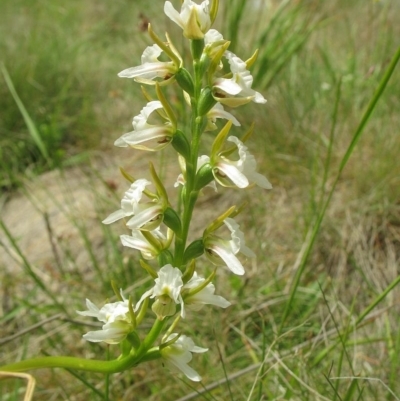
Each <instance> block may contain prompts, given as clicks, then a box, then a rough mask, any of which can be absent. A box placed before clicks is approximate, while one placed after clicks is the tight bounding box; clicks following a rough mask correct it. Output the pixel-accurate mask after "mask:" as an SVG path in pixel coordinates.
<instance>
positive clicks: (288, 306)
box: [279, 47, 400, 333]
mask: <svg viewBox="0 0 400 401" xmlns="http://www.w3.org/2000/svg"><path fill="white" fill-rule="evenodd" d="M399 59H400V47H399V48H398V49H397V51H396V53H395V55H394V56H393V58H392V60H391V62H390V64H389V67H388V68H387V70H386V72H385V74H384V76H383V78H382V79H381V81H380V83H379V85H378V88H377V89H376V91H375V93H374V95H373V97H372V98H371V100H370V102H369V104H368V106H367V109H366V111H365V113H364V114H363V116H362V118H361V121H360V124H359V125H358V127H357V129H356V131H355V133H354V135H353V138H352V140H351V142H350V145H349V147H348V149H347V151H346V153H345V155H344V156H343V158H342V161H341V163H340V166H339V171H338V173H337V175H336V178H335V180H334V183H333V185H332V189H331V191H330V192H329V195H328V198H327V199H326V201H325V204H324V206H323V208H322V210H321V212H320V213H319V215H318V218H317V220H316V222H315V224H314V227H313V228H312V231H311V234H310V236H309V239H307V240H308V244H307V245H306V247H305V249H304V252H303V255H302V257H301V261H300V264H299V267H298V269H297V271H296V274H295V277H294V279H293V282H292V285H291V289H290V293H289V300H288V302H287V304H286V307H285V310H284V312H283V315H282V321H281V324H280V328H279V333H282V329H283V326H284V324H285V322H286V319H287V317H288V316H289V313H290V310H291V309H292V306H293V302H294V298H295V295H296V292H297V288H298V286H299V284H300V279H301V277H302V276H303V273H304V270H305V267H306V264H307V261H308V258H309V256H310V254H311V251H312V249H313V246H314V243H315V240H316V238H317V235H318V232H319V229H320V227H321V224H322V220H323V218H324V216H325V212H326V210H327V208H328V206H329V204H330V201H331V199H332V195H333V193H334V192H335V189H336V185H337V183H338V182H339V179H340V177H341V174H342V171H343V169H344V168H345V166H346V164H347V162H348V160H349V158H350V156H351V154H352V153H353V151H354V148H355V146H356V145H357V143H358V141H359V140H360V138H361V135H362V133H363V132H364V128H365V126H366V124H367V122H368V120H369V119H370V117H371V115H372V112H373V111H374V109H375V107H376V105H377V103H378V100H379V99H380V98H381V96H382V94H383V91H384V90H385V88H386V86H387V84H388V82H389V80H390V77H391V76H392V74H393V71H394V69H395V67H396V65H397V63H398V61H399ZM399 281H400V278H398V279H396V280H395V281H394V282H393V283H392V285H391V286H389V287H388V288H387V289H386V290H385V291H384V292H383V293H382V294H381V295H380V296H379V297H378V298H377V299H376V300H375V302H373V303H372V304H371V305H370V306H369V307H368V308H367V309H366V310H365V311H364V313H363V314H362V315H361V316H360V317H359V318H358V320H357V323H359V322H360V321H361V320H363V318H364V317H365V316H366V315H367V314H368V313H369V312H370V311H371V310H372V309H373V308H374V307H375V305H376V304H377V303H379V302H380V301H381V300H382V299H383V298H384V297H385V296H386V295H387V294H388V293H389V291H390V290H391V289H392V288H393V286H395V285H397V283H398V282H399Z"/></svg>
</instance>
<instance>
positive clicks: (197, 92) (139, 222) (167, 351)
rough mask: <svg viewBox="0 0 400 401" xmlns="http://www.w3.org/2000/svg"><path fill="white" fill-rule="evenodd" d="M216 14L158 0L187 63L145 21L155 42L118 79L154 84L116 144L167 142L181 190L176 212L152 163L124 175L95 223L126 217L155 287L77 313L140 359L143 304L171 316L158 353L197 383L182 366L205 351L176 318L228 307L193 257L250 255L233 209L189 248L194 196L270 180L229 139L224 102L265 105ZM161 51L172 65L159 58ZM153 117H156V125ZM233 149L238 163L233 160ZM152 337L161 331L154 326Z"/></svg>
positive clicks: (96, 337)
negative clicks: (181, 110)
mask: <svg viewBox="0 0 400 401" xmlns="http://www.w3.org/2000/svg"><path fill="white" fill-rule="evenodd" d="M217 10H218V0H213V1H212V4H211V6H210V4H209V0H205V1H203V2H202V3H201V4H200V5H198V4H196V3H194V2H193V1H192V0H184V1H183V3H182V8H181V11H180V12H178V11H177V10H175V8H174V7H173V5H172V4H171V2H169V1H166V2H165V7H164V11H165V13H166V15H167V16H168V17H169V18H170V19H171V20H172V21H174V22H175V23H176V24H177V25H179V26H180V27H181V28H182V29H183V35H184V36H185V37H186V38H187V39H189V40H190V41H191V49H192V57H193V66H192V67H189V69H186V68H185V66H184V64H183V60H182V57H181V56H180V54H179V52H178V51H177V50H176V48H175V46H174V45H173V43H172V41H171V39H170V38H169V36H168V35H166V39H167V41H166V42H165V41H163V40H161V39H160V38H159V37H158V36H157V35H156V34H155V33H154V31H153V30H152V27H151V26H150V27H149V33H150V36H151V38H152V39H153V40H154V41H155V42H156V43H155V44H154V45H152V46H149V47H147V48H146V49H145V51H144V53H143V55H142V63H141V65H140V66H137V67H132V68H128V69H126V70H124V71H122V72H120V73H119V74H118V75H119V76H120V77H123V78H134V79H135V80H136V81H137V82H139V83H142V84H146V85H154V86H155V89H156V94H157V97H158V100H152V99H151V98H150V96H149V95H146V97H147V100H148V103H147V104H146V106H145V107H143V109H142V110H141V111H140V114H139V115H138V116H136V117H134V118H133V131H132V132H128V133H126V134H124V135H122V136H121V137H120V138H119V139H117V140H116V142H115V145H116V146H119V147H131V148H135V149H141V150H147V151H157V150H160V149H162V148H164V147H166V146H168V145H169V144H171V145H172V146H173V147H174V149H175V150H176V151H177V152H178V154H179V164H180V166H181V169H182V173H181V174H180V176H179V177H178V180H177V183H176V185H175V187H178V188H179V190H180V191H181V195H180V196H181V202H182V205H183V211H182V212H178V211H176V210H174V209H173V208H172V206H171V205H170V203H169V200H168V196H167V191H166V189H165V187H164V185H163V184H162V182H161V180H160V179H159V177H158V176H157V174H156V172H155V170H154V168H152V167H151V168H150V172H151V176H152V181H149V180H147V179H137V180H133V179H132V180H131V185H130V188H129V189H128V190H127V191H126V192H125V194H124V196H123V198H122V200H121V208H120V209H118V210H117V211H115V212H113V213H111V214H110V215H109V216H108V217H107V218H106V219H105V220H104V221H103V223H104V224H111V223H113V222H115V221H117V220H120V219H124V221H125V223H126V226H127V227H128V228H129V229H130V231H131V235H121V242H122V244H123V245H124V246H126V247H130V248H134V249H136V250H138V251H140V253H141V257H142V260H141V265H142V266H143V267H144V268H145V269H146V270H147V271H148V272H149V274H150V275H151V276H152V278H153V279H154V283H155V284H154V286H153V287H152V288H151V289H149V290H148V291H146V292H144V294H143V295H142V296H141V297H140V299H139V300H138V301H137V302H136V304H133V303H132V300H131V298H130V299H129V300H127V299H125V298H124V296H123V294H122V292H121V293H120V294H117V296H118V298H119V301H118V302H114V303H107V304H105V305H104V306H103V307H102V308H101V309H99V308H97V307H96V306H95V305H94V304H93V303H92V302H91V301H89V300H87V301H86V305H87V308H88V310H87V311H83V312H78V313H80V314H81V315H83V316H91V317H96V318H97V319H98V320H99V321H100V322H102V323H104V325H103V327H102V329H101V330H98V331H91V332H89V333H87V334H86V335H85V336H84V338H85V339H87V340H88V341H93V342H100V341H103V342H106V343H108V344H116V343H120V342H122V341H127V342H128V343H129V344H131V346H132V349H133V351H132V354H133V355H137V358H138V361H140V360H141V358H142V359H143V355H145V354H146V352H147V351H148V350H149V349H150V346H152V347H153V348H152V349H154V343H155V341H156V340H157V338H156V337H154V338H153V337H151V336H150V334H149V336H150V337H146V339H147V340H146V341H141V340H140V337H139V335H138V334H137V333H136V330H137V327H138V325H139V324H140V321H141V319H142V318H143V316H144V314H145V313H146V310H147V308H148V305H149V304H151V309H152V311H153V312H154V314H155V316H156V320H157V321H159V322H166V321H168V320H169V319H170V318H171V317H173V316H175V315H176V318H175V320H174V322H173V323H172V325H171V326H170V328H169V329H168V330H166V331H165V333H164V336H163V337H162V339H161V343H160V344H159V348H158V351H159V357H160V358H162V359H163V360H164V361H165V362H166V364H167V365H170V366H171V365H173V366H175V367H177V368H178V369H180V370H181V371H183V373H184V374H185V375H186V376H187V377H188V378H189V379H191V380H194V381H198V380H200V376H199V375H198V374H197V373H196V372H195V371H194V370H193V369H192V368H190V367H189V366H188V362H189V361H190V360H191V358H192V354H191V353H192V352H195V353H196V352H197V353H198V352H205V351H207V349H204V348H200V347H197V346H195V345H194V343H193V341H192V340H191V339H190V338H188V337H186V336H184V335H180V334H176V333H172V331H173V330H174V329H175V328H176V325H177V322H178V321H179V319H180V318H185V316H186V314H187V313H188V312H189V311H190V310H192V311H198V310H199V309H200V308H201V307H202V306H203V305H207V304H209V305H215V306H219V307H221V308H226V307H228V306H229V305H230V302H228V301H227V300H226V299H225V298H223V297H221V296H219V295H215V287H214V285H213V284H212V280H213V279H214V276H215V274H216V270H214V272H213V273H212V274H211V275H210V276H209V277H207V278H204V277H201V276H200V275H198V273H197V272H196V270H195V269H196V263H195V261H196V259H197V258H198V257H200V256H201V255H203V254H204V255H205V256H206V258H207V260H208V261H209V262H211V264H212V265H214V266H215V269H217V268H218V266H226V267H227V268H228V269H229V270H230V271H231V272H232V273H234V274H238V275H242V274H244V268H243V266H242V263H241V262H240V260H239V258H238V254H239V253H242V254H243V255H245V256H247V257H253V256H254V253H253V252H252V251H251V250H250V249H249V248H248V247H247V246H246V245H245V241H244V235H243V232H242V231H241V230H240V229H239V225H238V224H237V223H236V222H235V220H234V219H233V217H234V216H235V215H236V214H237V213H238V212H239V209H238V208H236V207H232V208H230V209H229V210H228V211H226V212H225V213H223V214H222V215H221V216H219V217H218V218H216V220H214V221H213V222H211V223H210V224H209V225H208V226H207V227H206V228H205V230H204V233H203V236H202V238H199V239H197V240H195V241H193V242H192V243H190V244H189V245H188V244H187V243H186V241H187V238H188V230H189V225H190V219H191V216H192V212H193V208H194V205H195V202H196V199H197V196H198V195H199V193H200V191H201V189H202V188H204V187H205V186H208V185H211V186H213V187H214V188H215V189H216V187H217V185H216V184H219V185H221V186H224V187H236V188H247V187H249V186H250V185H252V184H256V185H258V186H260V187H262V188H266V189H269V188H271V184H270V183H269V181H268V180H267V179H266V178H265V177H264V176H262V175H261V174H259V173H258V172H257V171H256V168H257V165H256V161H255V158H254V157H253V156H252V155H251V154H250V153H249V152H248V149H247V147H246V146H245V145H244V143H243V142H242V141H241V140H239V139H238V138H237V137H236V136H233V135H229V131H230V129H231V126H232V125H235V126H240V123H239V121H238V120H237V119H236V118H235V117H234V116H233V115H232V114H231V113H229V112H228V111H226V110H224V107H223V105H226V106H228V107H237V106H240V105H243V104H245V103H248V102H250V101H253V102H255V103H265V102H266V100H265V99H264V97H263V96H262V95H261V94H260V93H258V92H256V91H254V90H253V89H252V84H253V78H252V76H251V74H250V72H249V70H248V68H249V66H250V65H251V64H252V63H253V62H254V60H255V56H253V57H252V58H250V59H249V60H248V61H247V62H245V61H243V60H241V59H240V58H239V57H238V56H236V55H235V54H233V53H232V52H230V51H228V47H229V42H228V41H226V40H225V39H224V38H223V36H222V35H221V34H220V33H219V32H217V31H216V30H215V29H210V28H211V26H212V23H213V22H214V20H215V17H216V13H217ZM163 52H164V53H165V55H166V56H167V57H168V58H169V59H170V61H160V60H159V57H160V55H161V53H163ZM223 57H224V58H226V60H227V63H228V64H229V66H230V72H228V73H227V74H226V73H223V72H222V69H223V63H222V58H223ZM190 70H191V71H192V72H189V71H190ZM174 82H176V83H177V84H178V85H179V86H180V87H181V89H182V90H183V91H184V97H185V99H186V100H187V103H188V105H189V106H190V107H191V110H192V126H191V131H190V132H189V133H187V134H184V133H183V132H184V130H185V128H184V127H180V126H179V122H178V121H177V117H176V113H175V112H174V110H173V107H172V106H171V105H170V103H169V102H168V101H167V97H166V96H164V92H163V91H165V90H166V88H165V87H166V85H170V84H173V83H174ZM204 83H205V84H204ZM150 119H152V120H153V122H152V123H150V122H149V120H150ZM157 119H158V120H159V121H158V122H157V123H155V122H154V121H156V120H157ZM217 119H225V120H227V123H226V125H225V126H224V127H223V128H222V129H221V130H220V132H219V134H218V135H217V136H216V137H215V139H214V143H213V145H212V149H211V151H210V154H209V155H199V148H200V137H201V135H202V134H203V133H204V132H206V131H211V130H215V129H217ZM248 136H249V135H246V138H247V137H248ZM230 144H232V145H233V146H232V145H230ZM235 153H236V154H237V158H236V159H235V158H234V157H232V155H233V154H235ZM151 184H153V185H154V187H155V188H156V192H155V193H153V192H151V191H150V190H149V189H147V187H148V186H149V185H151ZM180 185H181V186H180ZM221 227H222V228H223V227H225V228H226V229H227V230H226V231H227V233H229V232H230V236H229V235H227V236H225V237H224V236H220V235H219V234H217V233H216V231H217V230H218V229H220V228H221ZM173 244H174V246H173ZM151 264H156V266H157V267H153V266H152V265H151ZM157 327H158V326H157ZM154 331H156V330H154ZM158 334H161V330H160V333H158ZM149 338H150V339H149ZM146 347H147V349H144V348H146ZM135 352H136V354H135ZM144 359H145V358H144Z"/></svg>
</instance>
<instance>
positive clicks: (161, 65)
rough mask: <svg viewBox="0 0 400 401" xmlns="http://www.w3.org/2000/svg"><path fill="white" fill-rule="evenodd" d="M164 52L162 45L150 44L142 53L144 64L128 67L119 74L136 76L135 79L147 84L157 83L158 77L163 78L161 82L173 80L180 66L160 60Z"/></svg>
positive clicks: (129, 76) (128, 76)
mask: <svg viewBox="0 0 400 401" xmlns="http://www.w3.org/2000/svg"><path fill="white" fill-rule="evenodd" d="M162 52H163V51H162V49H161V47H160V46H158V45H157V44H154V45H152V46H148V47H147V48H146V49H145V51H144V52H143V54H142V64H141V65H139V66H137V67H131V68H127V69H126V70H123V71H121V72H120V73H119V74H118V76H119V77H120V78H135V81H137V82H140V83H143V84H147V85H155V83H156V78H161V80H162V81H161V82H162V83H164V84H166V83H169V82H171V80H172V78H173V77H174V75H175V74H176V72H177V71H178V69H179V68H178V66H176V65H175V64H174V63H173V62H172V61H160V60H159V59H158V58H159V57H160V55H161V53H162ZM159 82H160V81H159Z"/></svg>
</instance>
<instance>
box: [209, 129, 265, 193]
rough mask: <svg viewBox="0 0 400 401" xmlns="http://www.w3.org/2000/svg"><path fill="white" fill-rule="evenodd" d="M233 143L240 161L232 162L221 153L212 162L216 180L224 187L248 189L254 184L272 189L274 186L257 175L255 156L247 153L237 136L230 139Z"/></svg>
mask: <svg viewBox="0 0 400 401" xmlns="http://www.w3.org/2000/svg"><path fill="white" fill-rule="evenodd" d="M227 141H229V142H233V143H234V144H235V145H236V147H237V149H238V154H239V160H230V159H228V158H227V157H225V156H224V155H223V153H221V154H220V155H217V156H216V157H215V158H213V159H214V160H212V163H211V165H212V168H213V174H214V177H215V180H216V181H217V182H218V183H219V184H221V185H222V186H224V187H232V186H236V187H238V188H246V187H248V186H249V185H251V184H252V183H254V184H256V185H258V186H259V187H261V188H264V189H271V188H272V185H271V184H270V182H269V181H268V180H267V178H265V177H264V176H263V175H261V174H259V173H257V171H256V168H257V162H256V159H255V158H254V156H253V155H252V154H251V153H249V152H248V151H247V147H246V146H245V145H244V144H243V142H242V141H240V140H239V139H238V138H236V137H235V136H230V137H228V139H227Z"/></svg>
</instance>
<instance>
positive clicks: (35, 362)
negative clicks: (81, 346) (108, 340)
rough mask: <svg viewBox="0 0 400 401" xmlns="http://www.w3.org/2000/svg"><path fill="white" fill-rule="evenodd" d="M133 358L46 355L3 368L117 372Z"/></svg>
mask: <svg viewBox="0 0 400 401" xmlns="http://www.w3.org/2000/svg"><path fill="white" fill-rule="evenodd" d="M132 359H133V357H132V356H131V355H130V356H127V357H125V358H123V359H120V360H114V361H101V360H97V359H84V358H74V357H70V356H44V357H41V358H32V359H26V360H24V361H20V362H15V363H10V364H9V365H5V366H1V370H2V371H5V372H24V371H26V370H32V369H43V368H65V369H75V370H85V371H89V372H97V373H117V372H122V371H123V370H125V369H126V368H128V367H129V366H130V363H131V361H132Z"/></svg>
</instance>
